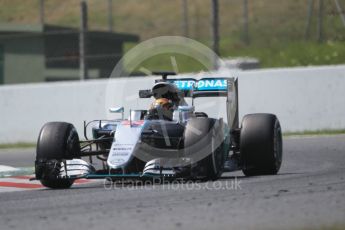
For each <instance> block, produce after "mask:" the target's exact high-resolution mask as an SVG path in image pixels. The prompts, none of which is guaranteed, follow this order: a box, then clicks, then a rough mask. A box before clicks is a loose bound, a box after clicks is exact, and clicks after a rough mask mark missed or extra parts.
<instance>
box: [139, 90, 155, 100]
mask: <svg viewBox="0 0 345 230" xmlns="http://www.w3.org/2000/svg"><path fill="white" fill-rule="evenodd" d="M152 96H153V93H152V91H151V90H150V89H142V90H139V98H150V97H152Z"/></svg>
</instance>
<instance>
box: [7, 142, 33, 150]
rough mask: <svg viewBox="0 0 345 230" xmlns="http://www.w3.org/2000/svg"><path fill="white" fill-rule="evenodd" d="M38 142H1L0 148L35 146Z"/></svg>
mask: <svg viewBox="0 0 345 230" xmlns="http://www.w3.org/2000/svg"><path fill="white" fill-rule="evenodd" d="M34 147H36V143H27V142H18V143H11V144H0V149H14V148H34Z"/></svg>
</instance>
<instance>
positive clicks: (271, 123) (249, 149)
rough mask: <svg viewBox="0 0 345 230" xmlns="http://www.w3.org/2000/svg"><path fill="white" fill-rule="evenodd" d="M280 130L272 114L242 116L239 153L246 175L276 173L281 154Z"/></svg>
mask: <svg viewBox="0 0 345 230" xmlns="http://www.w3.org/2000/svg"><path fill="white" fill-rule="evenodd" d="M282 149H283V142H282V132H281V127H280V123H279V120H278V118H277V117H276V116H275V115H273V114H249V115H246V116H245V117H244V118H243V121H242V127H241V133H240V153H241V160H242V164H243V170H242V171H243V173H244V174H245V175H246V176H255V175H264V174H266V175H270V174H271V175H273V174H277V173H278V171H279V169H280V166H281V163H282V156H283V150H282Z"/></svg>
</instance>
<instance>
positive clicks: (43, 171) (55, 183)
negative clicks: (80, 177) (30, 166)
mask: <svg viewBox="0 0 345 230" xmlns="http://www.w3.org/2000/svg"><path fill="white" fill-rule="evenodd" d="M79 152H80V146H79V137H78V133H77V131H76V129H75V128H74V126H73V125H72V124H69V123H65V122H49V123H47V124H45V125H44V126H43V128H42V129H41V131H40V134H39V137H38V142H37V153H36V167H35V173H36V178H39V179H40V181H41V183H42V185H44V186H46V187H49V188H55V189H62V188H69V187H71V186H72V184H73V182H74V180H73V179H66V178H58V176H59V173H60V169H61V165H62V164H61V163H62V162H63V161H64V160H66V159H73V158H76V157H78V155H79Z"/></svg>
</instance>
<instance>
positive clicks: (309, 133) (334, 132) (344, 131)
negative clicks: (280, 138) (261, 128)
mask: <svg viewBox="0 0 345 230" xmlns="http://www.w3.org/2000/svg"><path fill="white" fill-rule="evenodd" d="M339 134H345V129H337V130H334V129H323V130H316V131H302V132H285V133H284V134H283V135H284V136H287V137H288V136H314V135H339Z"/></svg>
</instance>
